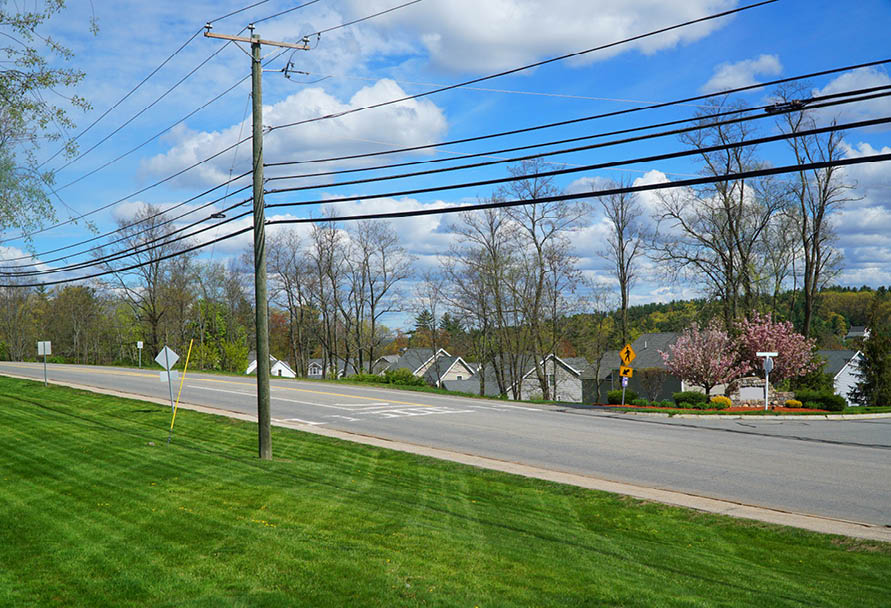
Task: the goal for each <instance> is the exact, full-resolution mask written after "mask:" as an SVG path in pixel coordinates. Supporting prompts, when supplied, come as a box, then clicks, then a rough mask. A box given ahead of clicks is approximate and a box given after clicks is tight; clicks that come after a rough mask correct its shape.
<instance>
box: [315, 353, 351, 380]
mask: <svg viewBox="0 0 891 608" xmlns="http://www.w3.org/2000/svg"><path fill="white" fill-rule="evenodd" d="M322 370H323V361H322V359H321V358H314V359H310V360H309V365H307V370H306V377H307V378H313V379H319V378H322V377H323V376H324V374H323V373H322ZM356 373H358V372H357V371H356V368H355V366H354V365H353V363H352V362H349V363H347V362H346V361H344V360H343V359H342V358H340V357H336V358H334V359H331V360H329V361H328V374H327V376H328V377H329V378H330V377H331V376H334V377H335V378H343V377H345V376H353V375H355V374H356Z"/></svg>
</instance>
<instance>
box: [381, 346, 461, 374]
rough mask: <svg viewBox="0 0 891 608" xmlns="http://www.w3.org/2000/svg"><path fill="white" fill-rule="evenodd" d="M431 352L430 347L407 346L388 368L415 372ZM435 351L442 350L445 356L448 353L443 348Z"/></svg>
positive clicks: (425, 361)
mask: <svg viewBox="0 0 891 608" xmlns="http://www.w3.org/2000/svg"><path fill="white" fill-rule="evenodd" d="M433 352H434V351H433V349H432V348H407V349H405V351H404V352H403V353H402V354H401V355H400V357H399V359H398V360H397V361H396V362H394V363H393V364H392V365H390V369H393V370H396V369H407V370H408V371H410V372H411V373H415V372H416V371H418V369H420V368H421V366H423V365H424V364H425V363H427V361H429V360H430V359H431V358H432V357H433ZM436 352H437V353H439V352H442V353H444V354H445V356H446V357H448V356H449V353H447V352H446V351H445V349H443V348H440V349H439V350H437V351H436ZM437 358H438V357H437Z"/></svg>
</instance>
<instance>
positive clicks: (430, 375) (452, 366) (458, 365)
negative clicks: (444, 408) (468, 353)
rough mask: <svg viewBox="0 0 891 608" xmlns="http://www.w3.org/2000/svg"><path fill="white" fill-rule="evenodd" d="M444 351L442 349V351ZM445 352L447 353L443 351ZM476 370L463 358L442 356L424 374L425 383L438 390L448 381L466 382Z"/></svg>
mask: <svg viewBox="0 0 891 608" xmlns="http://www.w3.org/2000/svg"><path fill="white" fill-rule="evenodd" d="M440 350H442V349H440ZM442 352H445V351H442ZM473 373H474V368H473V367H471V366H470V365H469V364H468V363H466V362H465V361H464V359H462V358H461V357H452V356H451V355H449V356H440V357H437V358H436V360H435V361H434V362H433V363H432V364H431V365H429V366H428V367H427V371H425V372H424V376H423V378H424V381H426V382H427V384H429V385H431V386H435V387H437V388H439V387H441V386H442V383H443V382H444V381H446V380H458V381H461V380H464V379H465V378H470V377H471V376H473Z"/></svg>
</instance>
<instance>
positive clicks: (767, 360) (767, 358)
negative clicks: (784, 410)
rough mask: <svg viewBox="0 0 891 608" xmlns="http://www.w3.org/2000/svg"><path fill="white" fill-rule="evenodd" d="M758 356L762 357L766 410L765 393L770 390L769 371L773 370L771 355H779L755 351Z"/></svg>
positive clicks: (765, 407)
mask: <svg viewBox="0 0 891 608" xmlns="http://www.w3.org/2000/svg"><path fill="white" fill-rule="evenodd" d="M755 355H756V356H758V357H764V411H767V399H768V396H767V393H768V391H769V390H770V372H771V371H772V370H773V357H776V356H777V355H779V353H775V352H766V351H765V352H760V353H755Z"/></svg>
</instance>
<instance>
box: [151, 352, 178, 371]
mask: <svg viewBox="0 0 891 608" xmlns="http://www.w3.org/2000/svg"><path fill="white" fill-rule="evenodd" d="M155 361H157V363H158V365H160V366H161V367H163V368H164V369H166V370H168V371H169V370H170V368H171V367H173V366H174V365H176V362H177V361H179V355H177V354H176V353H175V352H173V349H171V348H170V347H169V346H165V347H164V348H162V349H161V352H159V353H158V356H157V357H155Z"/></svg>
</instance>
